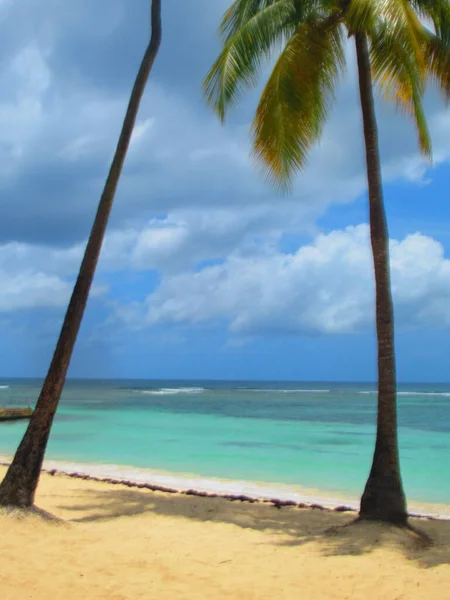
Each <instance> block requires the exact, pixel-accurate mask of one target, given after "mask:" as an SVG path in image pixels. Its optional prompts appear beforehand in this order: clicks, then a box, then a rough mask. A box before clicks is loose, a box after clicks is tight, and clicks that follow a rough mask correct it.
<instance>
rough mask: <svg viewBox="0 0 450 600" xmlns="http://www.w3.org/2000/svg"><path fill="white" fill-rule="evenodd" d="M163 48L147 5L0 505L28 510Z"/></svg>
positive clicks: (155, 4)
mask: <svg viewBox="0 0 450 600" xmlns="http://www.w3.org/2000/svg"><path fill="white" fill-rule="evenodd" d="M160 44H161V0H152V2H151V38H150V42H149V45H148V46H147V49H146V51H145V54H144V57H143V59H142V63H141V65H140V68H139V71H138V74H137V77H136V80H135V83H134V86H133V90H132V92H131V97H130V101H129V104H128V108H127V112H126V115H125V119H124V122H123V126H122V131H121V133H120V136H119V141H118V143H117V148H116V152H115V154H114V158H113V161H112V163H111V167H110V170H109V174H108V177H107V179H106V183H105V187H104V190H103V193H102V196H101V198H100V202H99V205H98V209H97V214H96V216H95V220H94V224H93V226H92V230H91V234H90V236H89V240H88V243H87V246H86V250H85V253H84V257H83V261H82V263H81V267H80V271H79V274H78V278H77V281H76V283H75V287H74V289H73V293H72V297H71V299H70V302H69V306H68V308H67V312H66V315H65V318H64V322H63V325H62V329H61V333H60V335H59V339H58V342H57V345H56V349H55V352H54V354H53V358H52V361H51V364H50V368H49V370H48V373H47V377H46V379H45V381H44V384H43V387H42V390H41V393H40V395H39V399H38V401H37V404H36V409H35V411H34V414H33V416H32V418H31V421H30V423H29V426H28V428H27V430H26V432H25V435H24V437H23V439H22V441H21V443H20V445H19V447H18V449H17V452H16V454H15V456H14V459H13V461H12V463H11V465H10V467H9V469H8V471H7V473H6V476H5V478H4V480H3V482H2V483H1V484H0V505H3V506H16V507H21V508H25V507H29V506H32V504H33V503H34V496H35V492H36V488H37V485H38V482H39V475H40V472H41V468H42V462H43V460H44V455H45V450H46V448H47V442H48V438H49V435H50V430H51V427H52V423H53V419H54V416H55V412H56V410H57V408H58V404H59V400H60V397H61V393H62V390H63V387H64V383H65V380H66V374H67V370H68V368H69V364H70V359H71V357H72V352H73V349H74V346H75V342H76V339H77V335H78V331H79V329H80V325H81V321H82V319H83V314H84V310H85V308H86V303H87V300H88V296H89V290H90V288H91V284H92V280H93V278H94V274H95V269H96V266H97V262H98V258H99V256H100V251H101V247H102V243H103V239H104V236H105V231H106V226H107V224H108V219H109V215H110V212H111V208H112V204H113V201H114V196H115V193H116V189H117V185H118V183H119V179H120V175H121V173H122V168H123V165H124V162H125V157H126V154H127V150H128V147H129V144H130V140H131V136H132V133H133V129H134V125H135V122H136V118H137V114H138V110H139V105H140V102H141V99H142V96H143V94H144V90H145V86H146V84H147V80H148V77H149V75H150V72H151V70H152V67H153V63H154V61H155V58H156V56H157V54H158V50H159V47H160Z"/></svg>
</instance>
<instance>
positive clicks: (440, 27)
mask: <svg viewBox="0 0 450 600" xmlns="http://www.w3.org/2000/svg"><path fill="white" fill-rule="evenodd" d="M411 5H412V7H413V8H414V9H415V10H416V11H417V13H418V14H419V15H420V16H421V17H423V18H427V19H431V21H432V22H433V25H434V28H435V31H436V35H437V36H438V37H439V38H440V39H441V40H442V41H443V42H444V44H446V45H450V3H449V2H448V0H411Z"/></svg>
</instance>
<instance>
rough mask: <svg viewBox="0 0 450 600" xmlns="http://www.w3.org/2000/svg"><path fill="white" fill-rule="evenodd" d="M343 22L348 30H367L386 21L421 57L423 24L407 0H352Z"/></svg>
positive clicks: (406, 44) (394, 33)
mask: <svg viewBox="0 0 450 600" xmlns="http://www.w3.org/2000/svg"><path fill="white" fill-rule="evenodd" d="M346 24H347V27H348V29H349V33H350V34H352V33H354V32H356V31H360V32H363V33H368V32H369V31H371V30H373V29H375V28H377V27H379V25H380V24H381V25H389V28H390V29H391V31H392V32H393V35H395V36H396V37H398V38H399V41H400V42H401V44H402V45H403V46H404V47H407V48H408V51H409V52H410V53H413V54H414V55H415V56H416V57H417V58H418V59H420V58H421V46H420V38H421V35H420V33H421V28H422V25H421V23H420V21H419V19H418V17H417V15H416V13H415V12H414V10H413V9H412V7H411V3H410V1H409V0H351V2H350V3H349V7H348V9H347V11H346Z"/></svg>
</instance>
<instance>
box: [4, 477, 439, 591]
mask: <svg viewBox="0 0 450 600" xmlns="http://www.w3.org/2000/svg"><path fill="white" fill-rule="evenodd" d="M4 471H5V469H4V468H3V467H1V468H0V477H3V474H4ZM37 505H38V506H39V507H40V508H42V509H44V510H46V511H48V512H50V513H51V514H52V515H54V516H55V517H56V518H57V519H58V520H54V521H53V520H48V519H45V518H43V517H42V516H40V515H36V514H31V515H27V516H24V515H23V514H20V513H19V514H18V513H11V512H9V511H2V512H1V514H0V523H1V531H2V535H1V538H0V552H1V556H2V568H1V569H0V597H1V598H2V600H18V599H20V600H21V599H22V598H23V599H25V598H26V599H32V600H50V599H52V600H53V599H58V598H64V599H65V600H75V599H77V600H78V598H86V599H89V600H90V599H93V600H97V599H102V600H106V599H108V600H139V599H144V598H145V599H151V598H163V599H166V598H167V599H169V598H170V599H172V598H183V599H184V598H185V599H190V598H212V599H214V598H233V599H244V598H245V599H246V600H249V599H263V598H276V599H278V598H280V599H285V598H286V599H290V598H298V597H302V598H303V599H305V600H309V599H311V600H313V599H314V600H317V599H320V598H327V599H328V598H330V599H339V600H341V599H342V600H343V599H344V598H348V599H359V598H361V599H362V598H365V599H373V600H375V599H376V600H400V599H403V598H404V599H408V600H416V599H419V598H420V599H422V598H423V599H424V600H425V599H427V600H428V599H430V598H433V600H435V599H441V598H442V599H446V598H448V597H450V522H448V521H436V520H413V523H414V524H415V525H416V526H419V527H420V528H421V529H422V530H423V531H425V532H427V533H428V534H429V535H431V536H432V538H433V539H434V545H433V546H432V547H431V548H426V547H424V545H423V544H422V543H420V542H419V541H418V540H417V539H415V538H414V536H412V535H411V534H408V533H405V532H404V531H399V530H395V529H391V528H386V527H383V526H380V525H377V524H360V525H356V526H352V527H350V528H346V529H338V530H337V531H335V532H334V533H331V532H329V531H328V530H329V528H330V527H334V526H339V525H343V524H345V523H348V522H349V521H350V520H351V519H352V518H353V516H354V515H353V514H352V513H336V512H332V511H324V510H318V509H310V508H307V509H300V508H294V507H283V508H279V509H277V508H275V507H274V506H272V505H269V504H263V503H255V504H251V503H247V502H230V501H229V500H226V499H223V498H201V497H195V496H186V495H182V494H167V493H163V492H154V491H149V490H141V489H136V488H129V487H126V486H123V485H111V484H107V483H101V482H96V481H86V480H81V479H76V478H70V477H67V476H64V475H55V476H50V475H48V474H43V476H42V479H41V483H40V486H39V491H38V495H37Z"/></svg>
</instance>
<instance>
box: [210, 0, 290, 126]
mask: <svg viewBox="0 0 450 600" xmlns="http://www.w3.org/2000/svg"><path fill="white" fill-rule="evenodd" d="M255 3H256V2H254V4H255ZM236 4H237V3H236ZM259 4H261V2H260V3H259ZM266 4H268V6H266V7H265V8H262V9H260V10H259V12H257V13H256V14H254V15H253V16H252V17H251V18H250V19H248V20H247V21H246V22H245V24H243V25H242V26H241V27H240V29H238V31H237V32H236V33H235V34H234V35H233V37H231V38H230V39H229V41H228V42H227V43H226V44H225V47H224V49H223V50H222V52H221V53H220V55H219V58H218V59H217V60H216V62H215V63H214V65H213V66H212V68H211V70H210V72H209V73H208V75H207V77H206V79H205V81H204V84H203V89H204V93H205V97H206V101H207V103H208V104H210V105H211V106H212V107H213V108H214V110H215V112H216V113H217V115H218V116H219V118H220V119H221V120H222V121H223V120H224V118H225V112H226V109H227V107H228V106H229V105H230V104H232V103H233V102H235V101H236V100H237V98H238V97H239V95H240V93H241V92H242V90H243V89H245V88H246V87H251V86H252V85H255V84H256V82H257V78H258V75H259V71H260V68H261V65H262V63H263V61H264V59H267V58H269V57H270V54H271V52H272V51H273V50H274V48H275V47H276V46H277V43H280V42H282V41H283V40H284V39H285V38H287V37H289V36H290V35H291V34H292V33H293V32H294V31H295V19H294V17H295V8H294V3H293V0H277V1H276V2H272V3H270V4H269V3H268V2H266Z"/></svg>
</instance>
